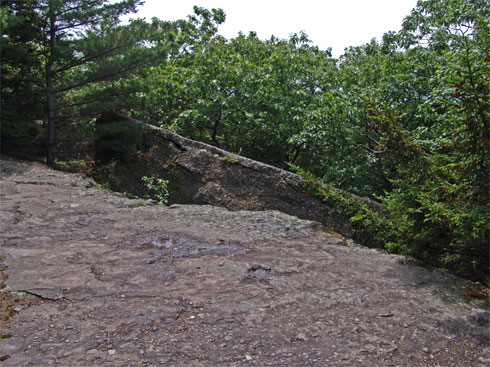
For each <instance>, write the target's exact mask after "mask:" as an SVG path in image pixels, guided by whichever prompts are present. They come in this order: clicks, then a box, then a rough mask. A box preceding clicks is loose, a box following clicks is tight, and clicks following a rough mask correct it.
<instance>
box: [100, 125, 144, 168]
mask: <svg viewBox="0 0 490 367" xmlns="http://www.w3.org/2000/svg"><path fill="white" fill-rule="evenodd" d="M143 132H144V126H143V125H141V124H135V123H133V122H131V121H111V122H104V123H98V124H97V126H96V134H97V139H96V149H97V152H96V154H97V156H96V159H98V160H100V161H101V162H104V161H107V160H112V159H113V158H118V159H127V158H128V157H129V156H130V155H132V154H135V153H136V152H137V151H138V150H139V149H140V147H141V144H142V142H143ZM99 157H101V158H100V159H99Z"/></svg>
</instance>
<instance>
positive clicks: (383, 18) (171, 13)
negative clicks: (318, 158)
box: [137, 0, 417, 57]
mask: <svg viewBox="0 0 490 367" xmlns="http://www.w3.org/2000/svg"><path fill="white" fill-rule="evenodd" d="M416 4H417V0H323V1H322V0H301V1H292V0H247V1H243V0H242V1H237V0H146V2H145V5H143V6H142V7H140V10H139V11H138V14H137V17H145V18H147V20H150V19H151V18H152V17H157V18H160V19H162V20H176V19H183V18H186V17H187V15H189V14H192V13H193V10H192V9H193V6H194V5H197V6H200V7H204V8H207V9H212V8H221V9H223V10H224V11H225V13H226V21H225V23H224V24H222V25H221V26H220V27H219V32H218V33H219V34H221V35H223V36H224V37H226V38H233V37H236V36H237V34H238V32H239V31H242V32H243V33H244V34H246V35H247V34H248V32H249V31H255V32H257V35H258V37H259V38H260V39H268V38H270V36H271V35H274V36H276V37H279V38H288V37H289V35H290V34H291V33H298V32H300V31H305V33H306V34H307V35H308V36H309V38H310V39H311V40H312V41H313V44H314V45H317V46H318V47H320V48H321V49H327V48H328V47H331V48H332V53H333V56H334V57H338V56H340V55H341V54H342V53H343V51H344V48H345V47H348V46H359V45H362V44H364V43H366V42H369V41H370V40H371V39H372V38H378V39H381V36H382V35H383V33H385V32H387V31H397V30H399V29H400V26H401V23H402V21H403V18H405V17H406V16H407V15H409V13H410V11H411V10H412V8H414V7H415V6H416Z"/></svg>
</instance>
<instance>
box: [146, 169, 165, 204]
mask: <svg viewBox="0 0 490 367" xmlns="http://www.w3.org/2000/svg"><path fill="white" fill-rule="evenodd" d="M141 181H143V183H144V184H145V187H146V188H147V189H148V190H149V191H150V192H151V193H152V194H151V198H152V199H154V200H158V201H160V202H162V203H165V204H168V198H169V193H168V180H164V179H163V178H157V177H154V176H151V177H148V176H143V177H141Z"/></svg>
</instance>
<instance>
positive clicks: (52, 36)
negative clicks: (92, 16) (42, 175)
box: [46, 4, 56, 167]
mask: <svg viewBox="0 0 490 367" xmlns="http://www.w3.org/2000/svg"><path fill="white" fill-rule="evenodd" d="M50 5H51V4H50ZM55 24H56V19H55V13H54V9H53V8H50V9H49V55H48V60H47V62H46V86H47V89H48V90H47V93H48V95H47V98H46V104H47V109H48V144H47V152H46V164H47V165H48V166H51V167H52V166H54V144H55V138H54V130H55V117H54V112H55V110H54V87H53V63H54V56H55V55H54V52H55V50H54V49H55V40H56V29H55Z"/></svg>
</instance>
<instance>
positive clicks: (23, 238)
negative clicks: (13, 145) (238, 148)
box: [0, 160, 490, 367]
mask: <svg viewBox="0 0 490 367" xmlns="http://www.w3.org/2000/svg"><path fill="white" fill-rule="evenodd" d="M90 186H91V185H90V183H89V181H88V180H87V179H85V178H83V177H82V176H80V175H73V174H66V173H61V172H57V171H53V170H50V169H47V168H45V167H43V166H41V165H36V164H27V163H22V162H18V161H13V160H3V161H1V190H0V198H1V208H0V223H1V229H2V230H1V238H0V240H1V242H0V253H1V254H2V255H3V256H4V260H3V262H4V264H5V265H6V266H8V269H7V273H8V275H9V278H8V280H7V281H6V285H7V287H6V288H5V289H4V290H3V291H2V292H14V294H15V295H16V296H18V297H20V298H22V297H24V298H29V297H31V298H32V297H34V298H36V299H38V300H39V302H37V303H36V304H35V305H31V306H30V307H27V306H22V305H21V306H19V307H17V308H16V312H18V313H17V314H16V315H15V316H13V317H12V318H11V319H10V320H8V321H5V320H3V321H2V323H1V335H2V338H1V339H0V359H3V360H4V361H3V362H2V365H4V366H63V367H68V366H74V367H75V366H76V367H81V366H107V367H109V366H110V367H118V366H121V367H122V366H124V367H129V366H461V367H469V366H482V367H483V366H488V363H489V361H490V346H489V344H488V320H489V313H488V310H487V309H485V308H484V307H483V306H482V305H479V304H477V303H475V302H467V301H466V300H465V299H464V295H465V292H466V291H467V289H468V287H469V286H470V284H469V283H468V282H467V281H465V280H462V279H460V278H457V277H455V276H452V275H450V274H448V273H444V272H440V271H438V270H429V269H424V268H421V267H417V266H410V265H404V264H402V263H401V262H400V258H398V257H395V256H389V255H386V254H383V253H380V252H377V251H374V250H369V249H364V248H360V247H355V246H345V245H343V241H342V240H341V239H339V238H338V236H335V235H332V234H329V233H328V232H327V231H325V230H324V229H323V228H322V227H321V226H319V225H318V224H317V223H315V222H310V221H305V220H300V219H298V218H296V217H293V216H289V215H286V214H283V213H280V212H276V211H262V212H252V211H235V212H232V211H228V210H225V209H222V208H218V207H211V206H192V205H189V206H187V205H185V206H184V205H176V206H171V207H167V206H164V205H161V204H154V203H153V204H152V203H150V202H143V201H138V200H129V199H126V198H124V197H122V196H120V195H115V194H113V193H109V192H104V191H102V190H100V189H97V188H94V187H90Z"/></svg>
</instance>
